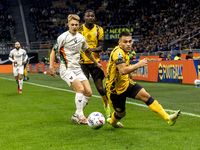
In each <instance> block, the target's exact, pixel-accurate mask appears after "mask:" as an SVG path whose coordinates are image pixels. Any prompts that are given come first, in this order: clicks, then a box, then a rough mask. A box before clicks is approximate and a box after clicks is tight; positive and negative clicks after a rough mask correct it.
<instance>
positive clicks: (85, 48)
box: [82, 36, 88, 52]
mask: <svg viewBox="0 0 200 150" xmlns="http://www.w3.org/2000/svg"><path fill="white" fill-rule="evenodd" d="M87 49H88V44H87V41H86V39H85V37H84V36H83V44H82V50H83V52H85V51H86V50H87Z"/></svg>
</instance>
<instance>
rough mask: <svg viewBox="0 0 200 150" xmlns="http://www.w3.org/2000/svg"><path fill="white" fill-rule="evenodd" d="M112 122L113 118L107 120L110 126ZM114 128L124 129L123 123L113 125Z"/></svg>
mask: <svg viewBox="0 0 200 150" xmlns="http://www.w3.org/2000/svg"><path fill="white" fill-rule="evenodd" d="M110 120H111V118H108V119H107V122H108V123H109V124H110ZM110 125H112V124H110ZM112 126H113V127H114V128H123V127H124V125H123V124H122V123H121V122H119V121H118V122H117V124H116V125H112Z"/></svg>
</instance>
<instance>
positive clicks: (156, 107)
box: [148, 100, 169, 121]
mask: <svg viewBox="0 0 200 150" xmlns="http://www.w3.org/2000/svg"><path fill="white" fill-rule="evenodd" d="M148 107H149V109H150V110H151V111H153V112H156V113H157V114H159V115H160V116H161V117H163V118H164V119H165V120H167V121H168V120H169V114H168V113H166V111H165V110H164V109H163V107H162V106H161V105H160V104H159V103H158V101H157V100H154V101H153V103H152V104H150V105H148Z"/></svg>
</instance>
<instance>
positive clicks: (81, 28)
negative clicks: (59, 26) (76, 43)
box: [78, 24, 85, 32]
mask: <svg viewBox="0 0 200 150" xmlns="http://www.w3.org/2000/svg"><path fill="white" fill-rule="evenodd" d="M84 26H85V25H84V24H82V25H81V26H80V27H79V28H78V32H82V31H83V28H84Z"/></svg>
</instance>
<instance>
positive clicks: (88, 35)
mask: <svg viewBox="0 0 200 150" xmlns="http://www.w3.org/2000/svg"><path fill="white" fill-rule="evenodd" d="M78 32H79V33H81V34H82V35H83V36H84V37H85V39H86V41H87V44H88V46H89V48H96V47H97V46H98V41H101V40H104V31H103V28H102V27H100V26H98V25H96V24H94V27H93V28H92V29H91V30H90V29H88V28H87V27H86V26H85V24H83V25H81V26H80V27H79V29H78ZM92 54H93V56H94V57H95V59H96V60H97V61H98V62H99V61H100V54H99V53H97V52H92ZM79 63H80V64H93V63H94V62H93V61H91V60H90V59H89V58H88V57H87V56H86V55H85V53H84V52H83V51H81V58H80V61H79Z"/></svg>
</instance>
